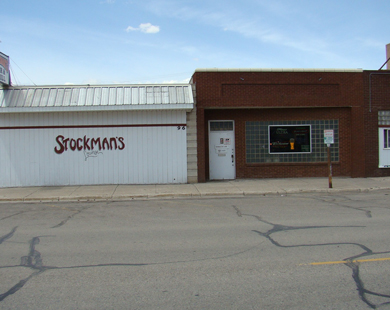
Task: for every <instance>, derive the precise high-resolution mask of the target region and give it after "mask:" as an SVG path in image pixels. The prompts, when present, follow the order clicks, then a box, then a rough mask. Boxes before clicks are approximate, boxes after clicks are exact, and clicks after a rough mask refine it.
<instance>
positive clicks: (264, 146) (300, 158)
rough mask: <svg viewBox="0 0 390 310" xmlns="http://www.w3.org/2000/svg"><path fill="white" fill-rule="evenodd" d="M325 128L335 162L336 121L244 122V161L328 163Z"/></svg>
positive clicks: (337, 133)
mask: <svg viewBox="0 0 390 310" xmlns="http://www.w3.org/2000/svg"><path fill="white" fill-rule="evenodd" d="M326 129H332V130H333V131H334V143H333V144H332V146H331V148H330V151H331V158H332V161H334V162H337V161H339V121H338V120H303V121H264V122H263V121H247V122H245V144H246V163H247V164H257V163H306V162H327V160H328V159H327V145H326V144H325V143H324V130H326ZM389 135H390V132H389ZM292 139H294V140H292ZM271 143H272V145H271ZM292 143H294V144H292ZM389 146H390V141H389Z"/></svg>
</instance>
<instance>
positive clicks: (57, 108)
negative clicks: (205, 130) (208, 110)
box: [0, 84, 194, 113]
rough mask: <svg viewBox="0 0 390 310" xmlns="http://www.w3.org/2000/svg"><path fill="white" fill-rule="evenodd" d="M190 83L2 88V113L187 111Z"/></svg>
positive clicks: (190, 101)
mask: <svg viewBox="0 0 390 310" xmlns="http://www.w3.org/2000/svg"><path fill="white" fill-rule="evenodd" d="M193 106H194V98H193V95H192V87H191V85H190V84H156V85H153V84H151V85H97V86H90V85H82V86H73V85H72V86H28V87H9V88H4V89H0V113H18V112H23V113H25V112H62V111H118V110H164V109H168V110H187V111H190V110H192V109H193Z"/></svg>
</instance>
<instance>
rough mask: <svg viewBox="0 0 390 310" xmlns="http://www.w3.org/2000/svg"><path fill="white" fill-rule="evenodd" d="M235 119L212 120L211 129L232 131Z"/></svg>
mask: <svg viewBox="0 0 390 310" xmlns="http://www.w3.org/2000/svg"><path fill="white" fill-rule="evenodd" d="M232 130H233V121H212V122H210V131H232Z"/></svg>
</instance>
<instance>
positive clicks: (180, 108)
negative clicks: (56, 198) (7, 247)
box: [0, 84, 197, 187]
mask: <svg viewBox="0 0 390 310" xmlns="http://www.w3.org/2000/svg"><path fill="white" fill-rule="evenodd" d="M195 113H196V112H195V110H194V97H193V91H192V88H191V85H189V84H167V85H103V86H102V85H100V86H90V85H88V86H85V85H84V86H46V87H43V86H35V87H8V88H7V87H5V88H3V89H0V187H16V186H54V185H56V186H60V185H88V184H91V185H92V184H164V183H187V182H189V183H192V182H196V181H197V157H196V121H195V119H196V117H195Z"/></svg>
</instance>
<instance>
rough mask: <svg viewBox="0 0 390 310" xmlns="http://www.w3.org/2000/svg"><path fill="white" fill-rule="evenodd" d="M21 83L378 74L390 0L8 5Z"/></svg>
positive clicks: (11, 51) (79, 0) (82, 0)
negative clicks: (348, 71) (266, 71)
mask: <svg viewBox="0 0 390 310" xmlns="http://www.w3.org/2000/svg"><path fill="white" fill-rule="evenodd" d="M1 4H2V5H1V7H2V9H1V11H0V41H1V43H0V51H1V52H3V53H4V54H6V55H8V56H10V60H11V78H12V82H13V84H14V85H32V84H37V85H49V84H50V85H53V84H59V85H62V84H67V83H70V84H113V83H167V82H187V81H188V80H189V78H190V77H191V76H192V74H193V73H194V71H195V69H196V68H353V69H354V68H363V69H366V70H371V69H373V70H377V69H379V67H381V66H382V64H383V63H384V62H385V61H386V53H385V45H386V44H388V43H390V34H389V29H390V19H389V12H390V1H389V0H366V1H361V0H353V1H352V0H327V1H317V0H310V1H309V0H269V1H268V0H267V1H263V0H240V1H237V0H235V1H232V0H209V1H204V0H196V1H195V0H67V1H65V0H62V1H61V0H1Z"/></svg>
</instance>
